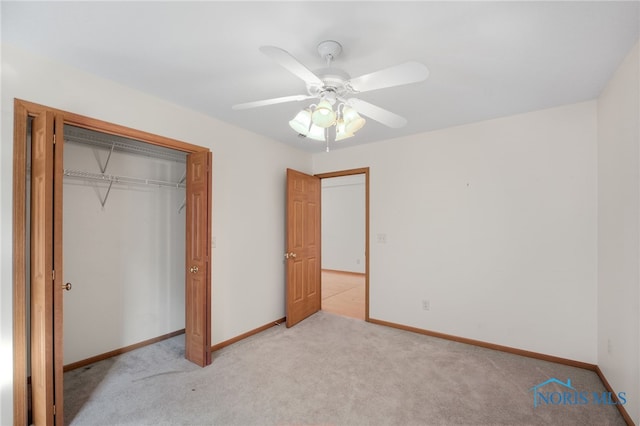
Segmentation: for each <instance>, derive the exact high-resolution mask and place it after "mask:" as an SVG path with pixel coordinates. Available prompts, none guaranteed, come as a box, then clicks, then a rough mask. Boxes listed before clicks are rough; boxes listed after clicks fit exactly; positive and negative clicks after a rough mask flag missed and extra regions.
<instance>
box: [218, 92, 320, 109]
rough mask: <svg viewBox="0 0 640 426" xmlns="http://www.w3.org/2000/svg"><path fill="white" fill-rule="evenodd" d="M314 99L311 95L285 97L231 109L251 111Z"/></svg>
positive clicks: (240, 105) (238, 105) (254, 102)
mask: <svg viewBox="0 0 640 426" xmlns="http://www.w3.org/2000/svg"><path fill="white" fill-rule="evenodd" d="M313 97H315V96H310V95H292V96H283V97H281V98H272V99H264V100H262V101H253V102H247V103H244V104H236V105H234V106H232V107H231V109H236V110H237V109H249V108H256V107H261V106H266V105H275V104H282V103H284V102H293V101H304V100H305V99H311V98H313Z"/></svg>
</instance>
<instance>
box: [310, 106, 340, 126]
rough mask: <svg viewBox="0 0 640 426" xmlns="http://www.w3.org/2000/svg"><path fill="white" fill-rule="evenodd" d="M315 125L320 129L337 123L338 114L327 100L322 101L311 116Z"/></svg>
mask: <svg viewBox="0 0 640 426" xmlns="http://www.w3.org/2000/svg"><path fill="white" fill-rule="evenodd" d="M311 120H312V121H313V124H315V125H316V126H319V127H323V128H326V127H329V126H333V125H334V124H335V123H336V113H335V112H333V106H331V104H330V103H329V101H327V100H323V101H320V103H319V104H318V106H317V107H316V109H315V110H314V111H313V114H311Z"/></svg>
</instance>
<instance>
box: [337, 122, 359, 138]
mask: <svg viewBox="0 0 640 426" xmlns="http://www.w3.org/2000/svg"><path fill="white" fill-rule="evenodd" d="M351 136H355V135H354V134H353V133H349V132H347V129H346V126H345V124H344V120H343V119H342V118H339V119H338V121H336V142H337V141H341V140H343V139H347V138H350V137H351Z"/></svg>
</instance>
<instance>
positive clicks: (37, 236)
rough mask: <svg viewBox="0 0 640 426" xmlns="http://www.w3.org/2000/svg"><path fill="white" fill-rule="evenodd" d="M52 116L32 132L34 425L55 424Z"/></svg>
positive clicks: (46, 115)
mask: <svg viewBox="0 0 640 426" xmlns="http://www.w3.org/2000/svg"><path fill="white" fill-rule="evenodd" d="M53 120H54V118H53V113H51V112H49V111H46V112H43V113H42V114H40V115H39V116H38V117H36V118H35V119H34V120H33V125H32V132H31V270H30V274H31V299H30V300H31V302H30V303H31V306H30V308H31V392H32V405H31V409H32V416H33V424H35V425H51V424H53V422H54V404H55V396H54V363H53V349H54V348H53V315H54V310H53V283H54V275H53V212H52V206H53V134H54V121H53Z"/></svg>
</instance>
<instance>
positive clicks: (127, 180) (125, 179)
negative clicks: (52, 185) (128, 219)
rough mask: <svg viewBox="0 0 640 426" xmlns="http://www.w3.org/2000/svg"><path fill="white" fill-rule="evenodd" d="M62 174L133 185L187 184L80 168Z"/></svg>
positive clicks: (65, 170) (174, 185) (172, 186)
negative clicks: (92, 171) (93, 171)
mask: <svg viewBox="0 0 640 426" xmlns="http://www.w3.org/2000/svg"><path fill="white" fill-rule="evenodd" d="M63 173H64V175H65V176H67V177H70V178H77V179H91V180H97V181H101V182H109V183H122V184H134V185H153V186H164V187H170V188H186V187H187V185H186V184H185V183H182V182H179V183H177V182H168V181H164V180H156V179H143V178H137V177H129V176H118V175H107V174H101V173H91V172H85V171H81V170H71V169H64V171H63Z"/></svg>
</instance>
